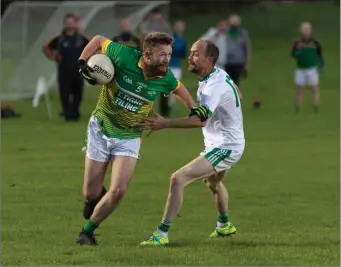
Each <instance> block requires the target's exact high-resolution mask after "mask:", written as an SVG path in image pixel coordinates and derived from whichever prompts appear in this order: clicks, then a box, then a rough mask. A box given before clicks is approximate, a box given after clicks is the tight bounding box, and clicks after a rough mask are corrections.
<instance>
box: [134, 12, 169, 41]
mask: <svg viewBox="0 0 341 267" xmlns="http://www.w3.org/2000/svg"><path fill="white" fill-rule="evenodd" d="M150 32H165V33H168V34H172V27H171V25H170V23H169V22H168V21H167V20H166V19H165V18H164V16H163V15H162V12H161V10H160V9H158V8H155V9H153V10H152V11H151V12H150V13H149V15H148V17H147V19H146V20H145V21H144V22H142V23H141V25H140V33H141V35H142V36H143V38H144V36H146V35H147V34H148V33H150Z"/></svg>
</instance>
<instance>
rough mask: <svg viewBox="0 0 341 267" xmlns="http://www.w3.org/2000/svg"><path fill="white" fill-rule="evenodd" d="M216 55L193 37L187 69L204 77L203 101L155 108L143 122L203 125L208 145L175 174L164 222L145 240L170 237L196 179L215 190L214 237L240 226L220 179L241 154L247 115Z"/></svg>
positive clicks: (201, 84) (150, 124) (151, 126)
mask: <svg viewBox="0 0 341 267" xmlns="http://www.w3.org/2000/svg"><path fill="white" fill-rule="evenodd" d="M218 56H219V50H218V48H217V47H216V46H215V45H214V44H213V43H212V42H210V41H204V40H199V41H197V42H195V43H194V44H193V46H192V48H191V54H190V56H189V58H188V59H189V68H188V69H189V71H190V72H192V73H194V74H196V75H198V76H199V77H200V82H199V88H198V101H199V103H200V106H198V107H194V108H192V110H191V113H190V116H189V117H188V118H183V119H164V118H162V117H161V116H159V115H158V114H155V116H156V117H155V118H148V119H146V120H145V122H144V123H143V125H142V128H143V129H151V130H160V129H163V128H194V127H202V130H203V135H204V139H205V142H204V143H205V150H204V152H202V153H201V154H200V156H199V157H197V158H196V159H194V160H193V161H192V162H190V163H189V164H187V165H186V166H184V167H182V168H181V169H179V170H178V171H176V172H175V173H174V174H173V175H172V176H171V182H170V189H169V195H168V200H167V204H166V207H165V211H164V215H163V219H162V221H161V224H160V225H159V226H158V227H157V229H156V230H155V231H154V233H153V234H152V235H151V237H150V238H149V239H148V240H147V241H144V242H142V243H141V245H166V244H168V243H169V240H168V230H169V228H170V227H171V224H172V222H173V220H174V218H175V217H176V215H177V214H178V213H179V211H180V208H181V205H182V199H183V191H184V187H185V186H187V185H188V184H190V183H191V182H193V181H197V180H203V181H204V182H205V184H206V185H207V186H208V188H209V189H210V190H211V191H212V192H213V195H214V199H215V203H216V207H217V210H218V222H217V225H216V228H215V230H214V231H213V233H212V234H211V235H210V237H211V238H216V237H223V236H229V235H231V234H234V233H236V231H237V230H236V228H235V226H234V225H233V224H232V223H231V222H230V221H229V218H228V193H227V189H226V187H225V186H224V184H223V183H222V182H221V180H222V178H223V176H224V174H225V173H226V172H227V170H229V169H230V168H231V167H232V165H234V164H235V163H236V162H238V161H239V159H240V158H241V157H242V155H243V152H244V147H245V139H244V130H243V115H242V110H241V103H240V98H239V94H238V88H237V87H236V86H235V85H234V82H233V81H232V80H231V78H230V76H229V75H228V74H227V73H226V72H225V71H223V70H222V69H219V68H216V67H215V66H214V65H215V63H216V60H217V58H218Z"/></svg>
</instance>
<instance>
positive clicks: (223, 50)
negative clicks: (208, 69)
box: [201, 19, 228, 69]
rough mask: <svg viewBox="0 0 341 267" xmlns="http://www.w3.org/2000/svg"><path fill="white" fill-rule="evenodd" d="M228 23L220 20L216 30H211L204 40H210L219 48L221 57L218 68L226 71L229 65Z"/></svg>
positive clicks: (217, 64)
mask: <svg viewBox="0 0 341 267" xmlns="http://www.w3.org/2000/svg"><path fill="white" fill-rule="evenodd" d="M227 26H228V21H227V20H226V19H223V20H220V21H219V22H218V24H217V27H216V28H210V29H209V30H208V31H207V32H206V33H205V34H204V36H202V37H201V39H203V40H209V41H211V42H213V43H214V44H215V45H216V46H217V47H218V48H219V57H218V60H217V63H216V66H217V67H219V68H221V69H225V66H226V64H227V36H226V30H227Z"/></svg>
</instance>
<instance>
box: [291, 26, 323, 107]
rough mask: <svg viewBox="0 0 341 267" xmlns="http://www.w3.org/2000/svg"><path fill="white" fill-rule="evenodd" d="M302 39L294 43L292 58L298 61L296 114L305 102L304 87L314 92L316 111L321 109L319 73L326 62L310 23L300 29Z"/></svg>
mask: <svg viewBox="0 0 341 267" xmlns="http://www.w3.org/2000/svg"><path fill="white" fill-rule="evenodd" d="M300 35H301V36H300V39H299V40H298V41H296V42H295V43H294V46H293V48H292V56H293V57H294V58H295V59H296V64H297V69H296V72H295V84H296V87H297V100H296V101H297V102H296V112H299V110H300V107H301V105H302V101H303V87H304V86H310V87H311V89H312V91H313V101H314V111H315V113H317V112H318V107H319V100H320V95H319V87H318V83H319V72H320V71H321V70H322V69H323V66H324V60H323V56H322V47H321V44H320V43H319V42H318V41H317V40H316V39H314V38H313V36H312V27H311V24H310V23H309V22H303V23H302V24H301V27H300Z"/></svg>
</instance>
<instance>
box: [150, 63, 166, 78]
mask: <svg viewBox="0 0 341 267" xmlns="http://www.w3.org/2000/svg"><path fill="white" fill-rule="evenodd" d="M149 71H150V73H151V74H152V75H153V76H165V75H166V74H167V71H168V63H167V64H166V63H164V64H162V63H155V64H153V65H149Z"/></svg>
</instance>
